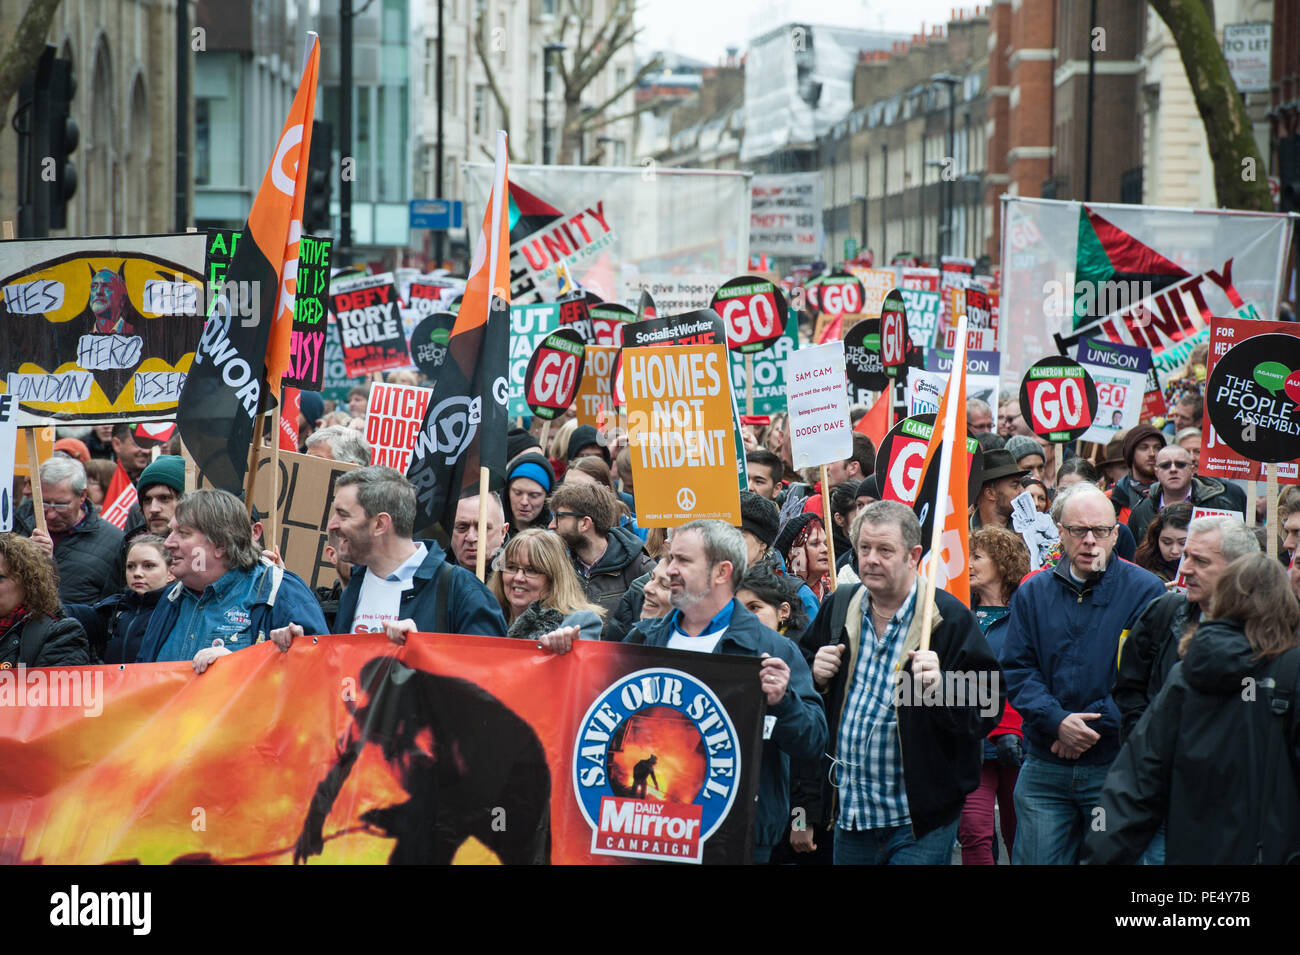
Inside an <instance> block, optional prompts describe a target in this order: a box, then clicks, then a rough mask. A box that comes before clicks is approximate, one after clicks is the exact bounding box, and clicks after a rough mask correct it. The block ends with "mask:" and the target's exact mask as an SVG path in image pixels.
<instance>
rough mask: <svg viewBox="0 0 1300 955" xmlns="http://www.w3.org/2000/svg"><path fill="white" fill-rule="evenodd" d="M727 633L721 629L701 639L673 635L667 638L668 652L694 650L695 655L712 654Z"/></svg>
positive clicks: (724, 629) (679, 634)
mask: <svg viewBox="0 0 1300 955" xmlns="http://www.w3.org/2000/svg"><path fill="white" fill-rule="evenodd" d="M726 632H727V628H726V627H723V628H722V629H721V630H719V631H718V632H717V633H710V634H707V635H705V636H702V637H688V636H687V635H686V634H684V633H674V634H673V635H672V636H671V637H669V638H668V649H669V650H694V651H695V652H696V653H712V652H713V648H714V647H716V646H717V645H718V641H719V640H721V639H722V635H723V634H724V633H726Z"/></svg>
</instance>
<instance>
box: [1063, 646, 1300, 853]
mask: <svg viewBox="0 0 1300 955" xmlns="http://www.w3.org/2000/svg"><path fill="white" fill-rule="evenodd" d="M1252 656H1253V651H1252V649H1251V647H1250V644H1249V643H1248V642H1247V640H1246V636H1245V634H1244V633H1243V632H1242V630H1241V626H1240V625H1239V624H1238V623H1236V622H1235V621H1230V620H1215V621H1211V622H1210V623H1207V624H1203V625H1202V626H1201V627H1200V629H1198V630H1197V632H1196V636H1195V637H1193V638H1192V641H1191V643H1190V644H1189V645H1188V647H1187V654H1186V656H1184V658H1183V660H1182V662H1181V663H1180V664H1178V665H1177V666H1176V667H1174V669H1173V672H1172V673H1171V674H1170V676H1169V680H1168V682H1167V683H1166V684H1165V687H1164V689H1163V690H1161V691H1160V695H1159V696H1158V697H1156V700H1155V702H1154V703H1152V704H1151V706H1150V707H1149V708H1148V709H1147V712H1146V714H1145V715H1144V716H1143V717H1142V719H1141V720H1140V721H1139V722H1138V725H1137V727H1136V728H1135V729H1134V730H1133V733H1132V735H1130V736H1129V739H1128V742H1127V743H1126V744H1125V745H1124V748H1123V749H1122V750H1120V754H1119V757H1118V758H1117V759H1116V760H1115V763H1114V765H1112V766H1111V769H1110V772H1109V773H1108V774H1107V776H1106V784H1105V787H1104V788H1103V789H1102V794H1101V808H1102V809H1103V810H1104V811H1105V816H1104V819H1105V827H1104V828H1097V829H1094V830H1092V831H1090V832H1089V833H1088V835H1087V839H1086V841H1085V842H1084V848H1083V854H1082V856H1081V861H1082V862H1085V863H1093V864H1098V863H1118V864H1125V863H1136V862H1137V861H1138V859H1139V858H1141V856H1142V853H1143V852H1144V851H1145V850H1146V847H1147V844H1148V843H1149V842H1150V841H1151V837H1152V836H1153V835H1154V834H1155V832H1156V830H1157V829H1158V828H1159V826H1160V823H1161V822H1165V823H1167V829H1166V839H1165V852H1166V856H1165V858H1166V861H1167V863H1168V864H1169V865H1248V864H1251V863H1256V862H1259V863H1263V864H1265V865H1277V864H1281V863H1287V862H1296V861H1300V791H1298V790H1297V787H1296V772H1295V767H1296V765H1297V762H1300V720H1298V719H1297V712H1296V710H1297V707H1296V700H1295V699H1294V698H1293V700H1292V705H1291V708H1290V711H1289V712H1288V713H1287V714H1286V715H1285V716H1275V715H1274V714H1273V711H1272V707H1271V706H1270V702H1271V695H1270V692H1269V690H1268V689H1266V687H1265V684H1264V683H1263V678H1264V677H1265V676H1266V675H1268V674H1269V671H1270V670H1271V669H1272V667H1273V666H1274V661H1268V662H1265V661H1252V660H1251V657H1252Z"/></svg>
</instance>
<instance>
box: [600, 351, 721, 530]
mask: <svg viewBox="0 0 1300 955" xmlns="http://www.w3.org/2000/svg"><path fill="white" fill-rule="evenodd" d="M727 375H728V359H727V347H726V345H723V344H717V345H671V346H666V347H664V346H660V347H653V346H652V347H645V348H625V349H624V350H623V390H624V393H625V395H626V398H627V422H628V438H629V442H630V448H631V452H632V474H633V478H634V480H635V482H636V488H637V521H638V523H640V525H641V526H642V527H677V526H679V525H681V524H685V523H686V522H687V521H693V520H695V519H697V518H702V517H712V518H718V519H720V520H724V521H727V522H728V523H732V524H737V525H738V524H739V523H740V491H739V489H738V487H737V485H736V470H737V468H738V466H739V465H738V463H737V461H736V452H735V442H734V440H733V437H734V436H733V428H732V418H731V386H730V382H729V380H728V377H727Z"/></svg>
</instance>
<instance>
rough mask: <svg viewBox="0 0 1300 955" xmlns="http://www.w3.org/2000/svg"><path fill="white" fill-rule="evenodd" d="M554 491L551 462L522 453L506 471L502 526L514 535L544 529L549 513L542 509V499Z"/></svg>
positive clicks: (544, 458) (528, 452) (535, 455)
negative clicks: (504, 522) (531, 528)
mask: <svg viewBox="0 0 1300 955" xmlns="http://www.w3.org/2000/svg"><path fill="white" fill-rule="evenodd" d="M554 487H555V472H554V471H553V470H551V462H550V461H548V460H547V459H546V457H545V456H544V455H542V454H539V453H537V452H535V451H525V452H524V453H523V454H521V455H519V456H518V457H516V458H513V459H512V460H511V461H510V463H509V464H508V465H507V467H506V496H505V500H504V501H503V502H502V503H503V504H504V506H505V520H506V523H507V524H509V525H510V526H511V527H513V528H514V530H515V533H516V534H517V533H519V532H520V531H525V530H527V529H528V528H530V527H540V528H546V527H549V526H550V523H551V512H550V510H549V509H548V508H547V506H546V495H548V494H550V493H551V490H552V489H553V488H554Z"/></svg>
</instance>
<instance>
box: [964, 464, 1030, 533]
mask: <svg viewBox="0 0 1300 955" xmlns="http://www.w3.org/2000/svg"><path fill="white" fill-rule="evenodd" d="M1028 473H1029V472H1028V471H1027V470H1025V469H1024V468H1022V467H1020V466H1019V465H1018V464H1016V459H1015V458H1014V457H1013V456H1012V454H1011V452H1010V451H1007V450H1006V449H1004V448H997V449H995V450H993V451H986V452H985V453H984V483H983V484H982V485H981V486H980V492H979V495H978V496H977V497H976V498H975V513H974V514H972V515H971V519H970V529H971V530H973V531H974V530H979V529H980V528H981V527H1005V528H1008V529H1010V527H1011V502H1012V500H1014V499H1015V497H1016V495H1018V494H1019V493H1020V491H1021V487H1020V479H1021V478H1022V477H1024V476H1025V475H1026V474H1028Z"/></svg>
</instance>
